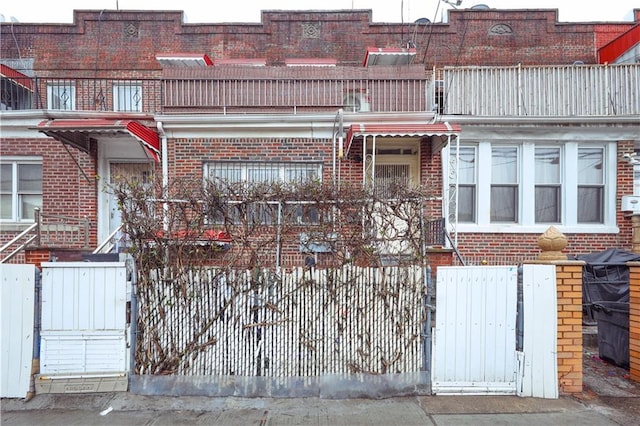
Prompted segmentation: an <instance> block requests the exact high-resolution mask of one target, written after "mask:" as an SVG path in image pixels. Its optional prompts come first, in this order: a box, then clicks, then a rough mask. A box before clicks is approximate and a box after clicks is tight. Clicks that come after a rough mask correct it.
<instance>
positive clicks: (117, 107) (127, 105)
mask: <svg viewBox="0 0 640 426" xmlns="http://www.w3.org/2000/svg"><path fill="white" fill-rule="evenodd" d="M113 110H114V111H124V112H142V85H140V84H136V83H127V84H116V85H114V86H113Z"/></svg>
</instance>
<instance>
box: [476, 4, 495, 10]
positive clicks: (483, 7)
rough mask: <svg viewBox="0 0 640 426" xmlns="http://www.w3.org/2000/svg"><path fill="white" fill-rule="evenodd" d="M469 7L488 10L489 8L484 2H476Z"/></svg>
mask: <svg viewBox="0 0 640 426" xmlns="http://www.w3.org/2000/svg"><path fill="white" fill-rule="evenodd" d="M471 9H475V10H489V9H491V8H490V7H489V6H487V5H486V4H476V5H475V6H472V7H471Z"/></svg>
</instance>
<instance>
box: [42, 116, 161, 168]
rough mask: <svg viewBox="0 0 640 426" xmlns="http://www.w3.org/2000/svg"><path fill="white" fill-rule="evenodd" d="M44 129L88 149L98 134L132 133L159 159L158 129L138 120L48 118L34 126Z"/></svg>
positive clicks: (155, 158) (149, 153)
mask: <svg viewBox="0 0 640 426" xmlns="http://www.w3.org/2000/svg"><path fill="white" fill-rule="evenodd" d="M35 129H36V130H38V131H39V132H41V133H44V134H45V135H47V136H50V137H52V138H54V139H57V140H59V141H60V142H62V143H66V144H69V145H72V146H74V147H76V148H78V149H80V150H81V151H84V152H88V151H89V144H90V141H91V139H92V138H93V137H95V136H96V135H118V134H125V135H130V136H133V137H134V138H135V139H136V140H137V141H138V142H140V144H141V145H142V147H143V148H144V150H145V151H146V152H147V154H148V155H149V156H150V157H151V158H153V159H154V160H155V161H159V160H160V137H159V136H158V133H157V132H156V131H155V130H153V129H151V128H149V127H147V126H145V125H144V124H141V123H140V122H138V121H135V120H111V119H58V120H45V121H42V122H40V123H39V124H38V126H37V127H36V128H35Z"/></svg>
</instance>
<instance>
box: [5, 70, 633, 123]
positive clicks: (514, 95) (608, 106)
mask: <svg viewBox="0 0 640 426" xmlns="http://www.w3.org/2000/svg"><path fill="white" fill-rule="evenodd" d="M372 75H373V74H370V75H364V74H363V77H362V78H358V77H357V73H351V74H350V75H349V77H348V78H347V77H344V78H339V77H329V78H316V76H315V75H314V76H313V77H311V75H310V76H309V78H304V77H300V76H295V78H287V77H286V74H285V73H283V72H281V73H280V74H277V76H271V77H270V78H264V77H256V76H254V77H251V76H243V75H242V74H240V73H238V74H237V75H236V74H231V73H227V74H224V75H223V74H220V75H219V76H217V77H215V76H208V77H207V76H184V77H179V76H171V78H167V77H166V76H165V77H164V78H158V79H131V80H126V79H89V78H81V79H58V78H44V77H35V78H23V79H20V78H6V77H3V78H2V84H1V87H0V90H1V106H0V107H1V109H3V110H24V109H48V110H78V111H121V112H145V113H171V112H210V113H220V114H232V113H247V112H262V113H264V112H288V113H301V112H323V111H324V112H328V111H331V112H334V111H335V110H336V108H340V107H341V108H344V109H345V110H346V111H360V112H364V111H375V112H420V111H423V112H426V111H435V110H436V109H437V111H438V112H440V113H443V114H450V115H454V114H459V115H474V116H547V117H550V116H555V117H577V116H617V115H638V114H640V64H624V65H622V64H621V65H568V66H541V67H522V66H515V67H451V68H445V69H443V70H438V71H437V72H434V73H422V76H418V74H416V73H414V74H411V75H409V74H407V75H400V74H399V75H398V76H397V77H393V76H391V75H390V74H389V73H387V74H380V75H382V77H380V78H372V77H371V76H372ZM432 75H436V76H438V77H436V78H434V77H432ZM354 76H355V77H354Z"/></svg>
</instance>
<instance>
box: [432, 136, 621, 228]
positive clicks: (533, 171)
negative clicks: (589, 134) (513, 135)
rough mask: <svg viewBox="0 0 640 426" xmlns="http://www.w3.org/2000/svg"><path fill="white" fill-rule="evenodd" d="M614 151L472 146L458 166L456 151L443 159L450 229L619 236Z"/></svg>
mask: <svg viewBox="0 0 640 426" xmlns="http://www.w3.org/2000/svg"><path fill="white" fill-rule="evenodd" d="M616 150H617V147H616V143H615V142H597V141H591V142H588V143H579V142H574V141H557V142H552V141H544V142H541V141H530V142H521V143H508V144H507V143H504V144H503V143H492V142H489V141H478V142H472V141H469V142H465V143H464V144H461V145H460V147H459V154H458V162H459V164H456V158H455V156H456V150H455V147H453V146H452V147H451V148H450V149H449V150H445V151H443V154H444V157H443V161H445V163H444V164H447V165H448V167H449V170H448V171H446V172H447V173H448V174H447V175H445V176H446V179H447V183H448V185H447V188H448V194H447V198H446V199H447V204H446V205H445V209H446V214H447V215H448V216H447V217H448V218H449V222H450V223H451V224H452V225H453V226H456V225H457V228H456V231H457V232H494V233H495V232H515V233H528V232H530V233H541V232H544V231H545V230H546V229H547V228H548V227H549V224H554V225H557V226H561V231H562V232H572V233H573V232H576V233H617V232H619V230H618V227H617V225H616V198H615V197H616V194H615V188H616V174H615V173H607V170H615V167H616V163H617V152H616ZM456 166H457V168H458V173H457V174H456V172H455V170H456V169H455V168H456ZM456 184H457V185H456ZM456 187H457V190H458V193H457V194H456V192H455V191H456ZM456 200H457V207H456ZM456 208H457V213H458V217H457V222H456V217H455V213H456ZM454 224H456V225H454Z"/></svg>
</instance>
